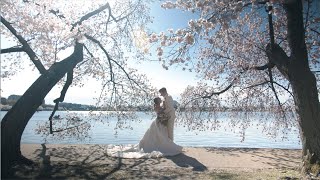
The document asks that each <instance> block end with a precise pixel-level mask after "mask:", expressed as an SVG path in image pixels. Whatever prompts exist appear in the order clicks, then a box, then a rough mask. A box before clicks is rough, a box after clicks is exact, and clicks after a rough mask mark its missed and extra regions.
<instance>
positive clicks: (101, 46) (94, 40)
mask: <svg viewBox="0 0 320 180" xmlns="http://www.w3.org/2000/svg"><path fill="white" fill-rule="evenodd" d="M85 37H86V38H87V39H89V40H91V41H92V42H94V43H96V44H97V45H98V46H99V47H100V49H101V50H102V51H103V52H104V53H105V54H106V56H107V59H108V63H109V68H110V75H111V79H110V81H111V82H114V73H113V70H112V62H113V63H115V64H116V65H117V66H118V67H119V68H120V69H121V70H122V72H123V73H124V74H125V75H126V77H127V78H128V80H129V82H130V84H131V83H132V82H133V83H134V84H136V85H137V86H138V87H139V88H140V89H142V90H143V91H144V92H145V93H147V92H146V91H145V90H144V88H142V87H141V85H140V84H139V83H138V82H136V81H135V80H134V79H132V78H131V76H130V75H129V74H128V72H127V71H126V70H125V69H124V67H123V66H121V65H120V64H119V63H118V62H117V61H115V60H114V59H112V58H111V57H110V55H109V53H108V51H107V50H106V49H105V48H104V47H103V45H102V44H101V43H100V41H98V40H97V39H95V38H94V37H92V36H90V35H88V34H85ZM131 86H133V85H132V84H131Z"/></svg>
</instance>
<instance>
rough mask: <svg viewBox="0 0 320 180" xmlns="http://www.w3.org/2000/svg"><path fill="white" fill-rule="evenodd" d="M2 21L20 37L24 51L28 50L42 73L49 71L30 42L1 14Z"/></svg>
mask: <svg viewBox="0 0 320 180" xmlns="http://www.w3.org/2000/svg"><path fill="white" fill-rule="evenodd" d="M0 19H1V23H2V24H3V25H4V26H6V28H7V29H8V30H9V31H10V32H11V33H12V34H13V35H14V36H15V37H16V38H17V39H18V41H19V42H20V43H21V44H22V48H23V51H24V52H26V53H27V54H28V56H29V58H30V59H31V61H32V62H33V64H34V65H35V66H36V68H37V69H38V71H39V72H40V74H44V73H46V72H47V70H46V69H45V67H44V66H43V64H42V63H41V61H40V60H39V58H38V57H37V55H36V53H35V52H34V51H33V50H32V49H31V47H30V46H29V44H28V42H27V41H26V40H25V39H24V38H23V37H22V36H21V35H19V34H18V33H17V31H16V30H15V29H14V28H13V27H12V26H11V24H10V23H9V22H8V21H7V20H6V19H5V18H4V17H2V16H0Z"/></svg>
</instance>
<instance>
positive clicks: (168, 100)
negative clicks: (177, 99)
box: [159, 88, 176, 141]
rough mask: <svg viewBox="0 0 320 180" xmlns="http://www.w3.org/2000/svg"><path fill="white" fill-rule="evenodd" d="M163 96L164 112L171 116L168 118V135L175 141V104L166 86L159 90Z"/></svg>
mask: <svg viewBox="0 0 320 180" xmlns="http://www.w3.org/2000/svg"><path fill="white" fill-rule="evenodd" d="M159 92H160V94H161V96H162V97H163V98H164V102H163V107H164V108H165V109H164V113H165V114H166V115H168V116H169V120H168V136H169V138H170V139H171V140H172V141H173V126H174V119H175V118H176V114H175V109H174V106H173V99H172V97H171V96H170V95H169V94H168V92H167V89H166V88H161V89H160V90H159Z"/></svg>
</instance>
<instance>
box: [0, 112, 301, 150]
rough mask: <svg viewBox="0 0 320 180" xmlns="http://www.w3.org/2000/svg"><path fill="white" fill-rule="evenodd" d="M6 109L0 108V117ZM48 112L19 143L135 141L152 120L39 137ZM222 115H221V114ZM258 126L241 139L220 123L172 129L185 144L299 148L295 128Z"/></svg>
mask: <svg viewBox="0 0 320 180" xmlns="http://www.w3.org/2000/svg"><path fill="white" fill-rule="evenodd" d="M5 113H6V112H4V111H1V113H0V117H1V119H2V118H3V116H4V115H5ZM50 113H51V112H50V111H40V112H37V113H35V114H34V115H33V117H32V118H31V120H30V121H29V123H28V125H27V127H26V129H25V131H24V133H23V135H22V140H21V143H26V144H33V143H36V144H40V143H44V142H46V143H48V144H137V143H138V142H139V140H140V139H141V138H142V137H143V135H144V133H145V131H146V130H147V129H148V127H149V126H150V124H151V122H152V121H153V117H152V115H146V114H144V113H138V115H139V118H141V122H131V127H132V128H131V129H123V130H118V131H117V134H116V131H115V129H114V128H115V125H116V120H115V119H114V118H113V119H111V120H109V124H108V123H102V122H98V121H93V122H92V123H91V129H90V130H89V132H88V133H89V136H90V138H85V139H81V140H79V139H76V138H74V137H67V138H64V139H56V138H55V137H56V136H52V135H50V136H48V137H47V139H46V140H45V139H44V137H43V136H41V135H40V134H37V133H36V132H35V129H36V128H37V127H38V125H37V124H39V123H40V124H43V123H44V122H45V121H48V117H49V116H50ZM77 113H80V114H83V115H88V113H89V112H87V111H82V112H77ZM56 114H59V115H61V117H65V116H66V114H67V112H65V111H60V112H57V113H56ZM221 116H223V115H221ZM261 129H262V127H259V126H251V127H249V128H248V129H247V130H246V136H245V139H244V141H241V140H242V137H241V136H240V135H239V133H237V132H238V131H237V130H236V131H235V132H233V131H232V129H231V128H230V127H228V126H227V125H226V124H224V123H222V128H220V129H218V130H215V131H201V132H199V131H189V130H188V129H187V127H183V126H182V125H176V127H175V129H174V138H175V143H177V144H179V145H182V146H188V147H244V148H284V149H301V142H300V138H299V135H298V134H299V132H298V130H297V128H291V131H289V132H287V135H286V137H287V138H286V139H283V138H282V137H281V136H279V137H277V138H271V137H269V136H267V135H266V134H264V133H262V130H261Z"/></svg>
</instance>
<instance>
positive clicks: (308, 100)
mask: <svg viewBox="0 0 320 180" xmlns="http://www.w3.org/2000/svg"><path fill="white" fill-rule="evenodd" d="M290 72H291V73H290V74H291V76H290V83H291V85H292V90H293V95H294V102H295V107H296V112H297V114H298V123H299V127H300V136H301V142H302V150H303V171H304V172H312V173H314V174H318V173H320V168H319V165H320V105H319V99H318V91H317V87H316V78H315V76H314V74H313V73H312V72H311V71H310V70H309V71H303V70H301V67H299V66H298V65H295V64H292V66H291V67H290Z"/></svg>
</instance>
